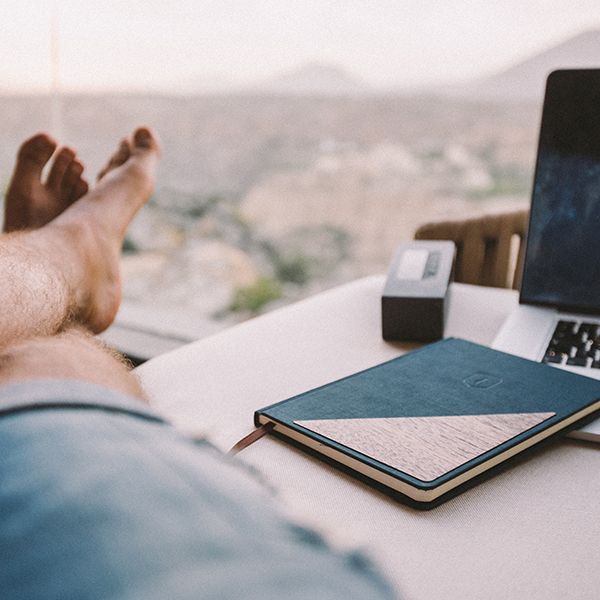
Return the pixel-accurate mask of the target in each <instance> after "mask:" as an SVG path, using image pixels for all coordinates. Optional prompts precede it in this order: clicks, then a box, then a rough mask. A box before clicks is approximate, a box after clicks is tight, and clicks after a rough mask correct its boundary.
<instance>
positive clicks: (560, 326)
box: [556, 321, 576, 333]
mask: <svg viewBox="0 0 600 600" xmlns="http://www.w3.org/2000/svg"><path fill="white" fill-rule="evenodd" d="M575 325H576V323H575V321H559V322H558V323H557V325H556V333H573V332H574V331H575Z"/></svg>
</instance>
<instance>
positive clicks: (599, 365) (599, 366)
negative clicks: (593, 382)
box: [591, 360, 600, 369]
mask: <svg viewBox="0 0 600 600" xmlns="http://www.w3.org/2000/svg"><path fill="white" fill-rule="evenodd" d="M591 367H592V369H600V360H595V361H593V362H592V364H591Z"/></svg>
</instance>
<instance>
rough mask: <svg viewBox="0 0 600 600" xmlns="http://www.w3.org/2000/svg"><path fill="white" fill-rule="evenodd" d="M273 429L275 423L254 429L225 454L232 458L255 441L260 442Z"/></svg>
mask: <svg viewBox="0 0 600 600" xmlns="http://www.w3.org/2000/svg"><path fill="white" fill-rule="evenodd" d="M273 429H275V423H273V422H269V423H265V424H264V425H261V426H260V427H258V428H257V429H255V430H254V431H253V432H252V433H249V434H248V435H247V436H246V437H243V438H242V439H241V440H240V441H239V442H238V443H237V444H235V446H233V447H232V448H231V450H230V451H229V452H228V453H227V454H229V455H230V456H234V455H235V454H237V453H238V452H241V451H242V450H243V449H244V448H247V447H248V446H250V445H251V444H254V442H256V441H257V440H260V438H261V437H263V436H265V435H267V433H269V432H270V431H272V430H273Z"/></svg>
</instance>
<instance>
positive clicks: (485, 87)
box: [442, 30, 600, 102]
mask: <svg viewBox="0 0 600 600" xmlns="http://www.w3.org/2000/svg"><path fill="white" fill-rule="evenodd" d="M594 67H598V68H600V30H593V31H586V32H584V33H581V34H579V35H576V36H575V37H572V38H570V39H568V40H566V41H564V42H562V43H560V44H558V45H556V46H553V47H551V48H548V49H547V50H544V51H543V52H540V53H539V54H536V55H534V56H532V57H531V58H528V59H526V60H524V61H522V62H520V63H518V64H516V65H514V66H512V67H510V68H508V69H506V70H504V71H501V72H499V73H496V74H494V75H491V76H489V77H483V78H481V79H477V80H474V81H471V82H469V83H467V84H464V85H460V86H459V85H455V86H449V87H447V88H446V89H444V90H442V92H443V93H447V94H450V95H452V96H457V97H470V98H473V99H477V100H479V99H485V100H493V99H497V100H499V101H500V102H506V101H510V100H513V101H519V100H521V101H540V100H541V98H542V96H543V93H544V86H545V82H546V77H547V76H548V74H549V73H550V72H551V71H554V70H555V69H561V68H594Z"/></svg>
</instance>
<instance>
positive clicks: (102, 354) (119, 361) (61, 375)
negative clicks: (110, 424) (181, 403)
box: [0, 327, 145, 410]
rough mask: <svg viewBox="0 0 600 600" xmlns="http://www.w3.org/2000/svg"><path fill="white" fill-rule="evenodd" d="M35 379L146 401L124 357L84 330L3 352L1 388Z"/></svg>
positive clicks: (38, 339) (71, 330)
mask: <svg viewBox="0 0 600 600" xmlns="http://www.w3.org/2000/svg"><path fill="white" fill-rule="evenodd" d="M33 379H70V380H78V381H83V382H87V383H93V384H96V385H100V386H104V387H107V388H112V389H114V390H116V391H118V392H121V393H122V394H127V395H129V396H133V397H135V398H139V399H140V400H145V397H144V394H143V392H142V389H141V387H140V385H139V383H138V380H137V377H136V376H135V375H134V374H133V373H131V369H130V366H129V365H128V364H127V362H126V361H125V360H124V359H123V357H122V356H121V355H120V354H118V353H117V352H115V351H113V350H111V349H110V348H107V347H105V346H104V345H103V344H102V343H101V342H99V341H98V340H97V339H96V338H94V337H93V336H92V335H90V334H89V333H88V332H86V331H85V330H84V329H82V328H75V327H72V328H69V329H67V330H66V331H63V332H61V333H59V334H57V335H54V336H46V337H36V338H31V339H28V340H23V341H20V342H17V343H16V344H13V345H11V346H10V347H9V348H7V349H5V350H4V351H3V352H2V351H0V385H4V384H11V383H18V382H20V381H28V380H33ZM1 409H2V406H1V405H0V410H1Z"/></svg>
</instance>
